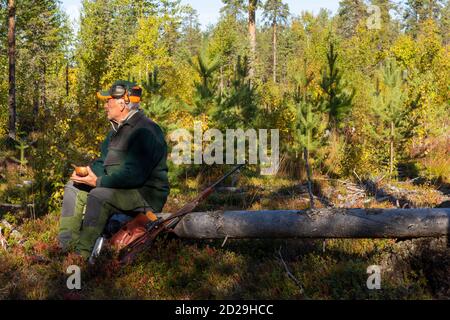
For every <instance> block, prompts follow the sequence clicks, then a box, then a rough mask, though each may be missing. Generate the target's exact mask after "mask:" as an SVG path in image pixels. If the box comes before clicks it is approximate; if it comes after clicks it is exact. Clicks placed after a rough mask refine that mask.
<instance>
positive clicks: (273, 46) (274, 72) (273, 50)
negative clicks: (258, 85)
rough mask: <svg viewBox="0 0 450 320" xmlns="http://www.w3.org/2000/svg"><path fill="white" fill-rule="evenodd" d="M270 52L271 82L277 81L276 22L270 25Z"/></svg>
mask: <svg viewBox="0 0 450 320" xmlns="http://www.w3.org/2000/svg"><path fill="white" fill-rule="evenodd" d="M272 28H273V29H272V32H273V35H272V39H273V41H272V52H273V82H274V83H276V82H277V23H276V21H274V22H273V25H272Z"/></svg>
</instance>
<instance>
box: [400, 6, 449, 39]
mask: <svg viewBox="0 0 450 320" xmlns="http://www.w3.org/2000/svg"><path fill="white" fill-rule="evenodd" d="M446 3H447V6H448V1H445V0H444V1H443V0H406V1H405V3H404V14H403V19H404V27H405V30H406V32H407V33H409V34H411V35H412V36H413V37H416V36H417V35H418V32H419V29H420V24H421V23H422V22H423V21H425V20H427V19H432V20H434V21H436V22H438V21H440V19H441V17H442V13H443V10H444V7H445V5H446Z"/></svg>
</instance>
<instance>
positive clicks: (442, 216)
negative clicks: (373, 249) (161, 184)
mask: <svg viewBox="0 0 450 320" xmlns="http://www.w3.org/2000/svg"><path fill="white" fill-rule="evenodd" d="M163 216H166V214H163ZM449 220H450V209H448V208H433V209H431V208H422V209H340V208H326V209H314V210H306V211H300V210H273V211H270V210H266V211H212V212H193V213H190V214H188V215H187V216H185V217H184V218H183V219H182V220H181V221H180V222H179V223H178V225H177V226H176V227H175V229H174V233H175V234H176V235H178V236H179V237H181V238H190V239H220V238H222V239H223V238H225V237H228V238H399V239H401V238H421V237H440V236H448V235H449V233H450V231H449V228H450V223H449Z"/></svg>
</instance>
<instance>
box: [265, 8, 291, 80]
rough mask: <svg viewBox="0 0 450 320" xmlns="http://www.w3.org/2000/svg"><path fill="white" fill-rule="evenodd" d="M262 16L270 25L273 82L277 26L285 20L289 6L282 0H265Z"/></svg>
mask: <svg viewBox="0 0 450 320" xmlns="http://www.w3.org/2000/svg"><path fill="white" fill-rule="evenodd" d="M263 17H264V19H265V21H266V23H267V24H270V26H271V27H272V54H273V63H272V77H273V82H277V27H278V26H279V25H281V24H284V23H286V22H287V19H288V17H289V6H288V5H287V4H286V3H283V1H282V0H266V3H265V4H264V12H263Z"/></svg>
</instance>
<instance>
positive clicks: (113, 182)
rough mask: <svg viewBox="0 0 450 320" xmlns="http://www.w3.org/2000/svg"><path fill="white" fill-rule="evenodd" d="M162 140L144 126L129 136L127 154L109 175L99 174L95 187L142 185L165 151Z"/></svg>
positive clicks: (123, 187)
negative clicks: (117, 167)
mask: <svg viewBox="0 0 450 320" xmlns="http://www.w3.org/2000/svg"><path fill="white" fill-rule="evenodd" d="M166 148H167V147H166V144H165V142H164V141H160V140H158V137H156V136H155V134H154V133H153V132H152V131H150V130H148V129H145V128H142V129H139V130H137V131H136V133H135V134H134V135H133V136H132V137H131V138H130V145H129V147H128V150H127V155H126V157H125V160H124V162H123V164H122V165H121V167H120V169H119V170H118V171H116V172H114V173H113V174H111V175H103V176H101V177H100V176H99V177H98V179H97V184H96V186H97V187H105V188H117V189H134V188H140V187H142V186H143V185H144V183H145V181H146V180H147V178H148V176H149V175H150V173H151V172H152V171H153V169H154V168H155V167H156V165H157V164H158V162H159V161H160V160H161V158H162V156H163V155H164V153H165V152H166Z"/></svg>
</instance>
